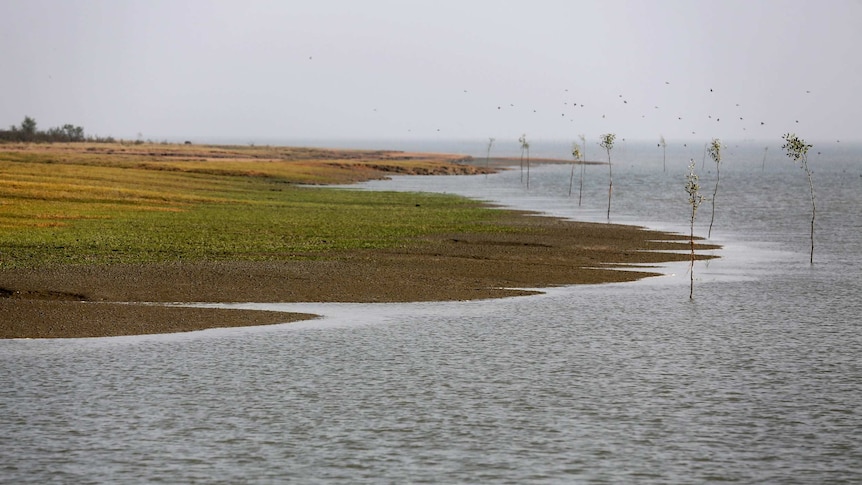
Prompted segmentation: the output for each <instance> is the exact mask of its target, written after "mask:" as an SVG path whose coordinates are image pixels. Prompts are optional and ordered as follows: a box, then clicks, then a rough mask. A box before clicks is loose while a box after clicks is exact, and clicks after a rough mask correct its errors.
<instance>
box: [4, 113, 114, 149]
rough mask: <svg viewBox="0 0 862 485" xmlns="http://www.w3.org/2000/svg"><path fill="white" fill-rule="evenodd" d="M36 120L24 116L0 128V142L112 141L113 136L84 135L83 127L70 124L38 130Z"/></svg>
mask: <svg viewBox="0 0 862 485" xmlns="http://www.w3.org/2000/svg"><path fill="white" fill-rule="evenodd" d="M36 126H37V125H36V120H35V119H33V118H31V117H29V116H25V117H24V121H22V122H21V124H20V125H12V126H10V127H9V129H8V130H0V142H36V143H52V142H81V141H91V142H107V143H112V142H114V141H115V140H114V138H113V137H110V136H109V137H96V136H86V135H85V134H84V128H83V127H81V126H75V125H72V124H65V125H63V126H59V127H54V128H48V129H47V130H42V131H40V130H38V129H37V128H36Z"/></svg>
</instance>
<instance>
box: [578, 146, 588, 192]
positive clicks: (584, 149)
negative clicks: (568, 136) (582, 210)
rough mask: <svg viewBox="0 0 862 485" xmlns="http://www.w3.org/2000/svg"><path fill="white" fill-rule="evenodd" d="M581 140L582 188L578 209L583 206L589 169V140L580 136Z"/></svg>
mask: <svg viewBox="0 0 862 485" xmlns="http://www.w3.org/2000/svg"><path fill="white" fill-rule="evenodd" d="M578 138H580V139H581V188H580V189H579V190H578V207H580V206H581V196H582V195H583V194H584V170H586V168H587V163H586V162H587V138H586V137H585V136H584V135H578Z"/></svg>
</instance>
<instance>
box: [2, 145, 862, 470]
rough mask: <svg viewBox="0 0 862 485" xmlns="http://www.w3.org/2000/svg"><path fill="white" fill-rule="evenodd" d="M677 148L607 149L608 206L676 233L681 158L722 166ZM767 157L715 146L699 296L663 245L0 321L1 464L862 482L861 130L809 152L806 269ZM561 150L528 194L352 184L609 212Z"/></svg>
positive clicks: (780, 174)
mask: <svg viewBox="0 0 862 485" xmlns="http://www.w3.org/2000/svg"><path fill="white" fill-rule="evenodd" d="M428 149H436V147H429V148H428ZM595 150H598V148H597V147H596V148H595ZM686 150H688V148H687V147H685V149H682V148H678V149H677V150H676V152H674V153H673V157H674V158H673V159H671V158H670V155H671V153H670V151H669V157H668V163H667V165H668V170H667V172H665V171H664V170H663V167H662V165H663V164H662V160H661V154H660V153H659V152H655V151H650V149H649V147H646V146H643V147H639V148H638V147H626V149H625V150H623V149H619V151H618V152H617V153H614V154H612V155H613V156H615V157H617V156H618V157H619V161H615V164H614V194H613V201H612V209H611V221H612V222H619V223H631V224H639V225H645V226H648V227H651V228H656V229H664V230H671V231H676V232H682V233H687V232H688V230H689V227H688V211H689V206H688V205H687V203H686V194H685V192H684V190H683V184H684V173H685V169H686V165H687V162H688V158H689V157H695V158H696V160H698V162H699V163H698V171H699V172H701V174H702V176H701V183H702V186H703V189H702V191H703V192H704V193H705V194H707V195H710V196H711V194H712V189H713V186H714V182H715V177H714V175H715V173H714V172H715V170H714V164H712V163H711V162H710V161H708V160H707V162H706V164H705V165H703V167H702V166H701V156H702V153H701V151H702V147H696V149H692V150H690V151H692V152H693V154H689V153H687V152H686ZM534 153H535V152H534ZM763 153H764V150H763V147H759V146H753V145H751V146H746V147H729V148H728V149H727V150H726V153H725V159H724V162H723V166H722V169H721V183H720V185H719V190H718V196H717V198H716V213H715V223H714V228H713V234H712V240H714V241H715V242H717V243H720V244H723V245H724V248H723V249H721V250H719V251H717V252H716V254H718V255H719V256H721V258H720V259H717V260H713V261H711V262H709V263H708V264H707V263H703V262H699V263H697V264H696V265H695V267H694V275H695V278H696V280H695V289H694V291H695V298H694V300H689V298H688V294H689V293H688V292H689V274H688V273H687V271H688V268H687V265H685V264H679V263H677V264H669V265H667V266H665V267H664V268H663V271H664V273H665V276H662V277H657V278H650V279H647V280H643V281H640V282H636V283H628V284H611V285H596V286H576V287H564V288H555V289H551V290H548V291H547V292H546V293H545V294H543V295H539V296H531V297H519V298H511V299H503V300H494V301H474V302H446V303H421V304H244V305H232V306H235V307H244V308H264V309H283V310H296V311H311V312H315V313H319V314H322V315H324V317H323V318H321V319H318V320H313V321H307V322H301V323H297V324H286V325H276V326H268V327H256V328H242V329H222V330H211V331H204V332H195V333H188V334H178V335H157V336H141V337H119V338H106V339H73V340H44V341H35V340H11V341H2V342H0V369H2V372H0V481H2V482H5V483H22V482H39V483H42V482H50V481H53V482H60V483H104V482H142V483H143V482H146V483H158V482H169V483H188V482H224V483H236V482H251V483H270V482H296V483H369V482H374V483H377V482H383V483H405V482H411V483H415V482H444V483H476V482H489V483H571V482H594V483H621V482H639V483H669V482H671V483H702V482H712V481H734V482H741V483H763V482H778V483H859V482H860V481H862V438H860V432H859V430H860V429H862V414H860V409H862V363H860V362H862V325H860V320H862V318H860V315H862V263H860V261H859V255H860V254H862V236H860V234H862V216H860V214H862V150H859V149H858V147H856V148H855V149H846V148H843V147H842V148H841V149H837V148H835V147H832V148H831V151H828V152H827V151H826V150H823V151H822V152H821V154H820V155H817V154H816V153H814V154H812V156H811V166H812V169H813V170H814V183H815V189H816V190H817V226H816V234H815V238H816V241H815V254H814V259H815V263H814V265H811V264H809V263H808V258H809V254H808V250H809V246H808V245H809V239H808V238H809V220H810V211H811V205H810V200H809V198H808V197H809V196H808V185H807V181H806V179H805V175H804V172H802V171H801V170H800V169H798V168H796V167H793V166H792V164H790V162H789V161H788V160H786V159H784V160H782V157H781V155H780V153H779V152H778V150H777V148H771V149H770V150H768V151H767V155H768V158H767V161H766V163H765V164H764V163H763ZM657 154H658V155H657ZM588 156H589V153H588ZM590 158H592V157H590ZM570 170H571V169H570V167H569V166H566V165H542V166H532V167H531V171H530V189H529V191H528V190H526V188H525V186H524V184H523V183H522V182H521V174H520V170H518V169H515V170H510V171H507V172H504V173H501V174H498V175H492V176H487V177H486V176H476V177H421V178H420V177H402V178H397V179H395V180H392V181H388V182H373V183H369V184H365V185H364V187H366V188H372V189H387V190H390V189H391V190H407V191H417V190H422V191H439V192H449V193H457V194H464V195H468V196H471V197H476V198H481V199H483V200H488V201H492V202H495V203H498V204H500V205H504V206H509V207H516V208H522V209H530V210H535V211H540V212H542V213H547V214H553V215H557V216H561V217H567V218H574V219H581V220H595V221H605V219H606V211H607V205H606V204H607V166H589V167H587V168H586V173H585V184H584V192H583V198H582V199H583V204H582V206H581V207H578V204H577V198H578V187H579V185H578V179H579V175H580V172H576V173H575V184H574V194H573V196H571V197H570V196H569V194H568V190H569V177H570V173H571V172H570ZM710 216H711V204H710V203H709V202H707V203H705V204H704V205H703V206H701V209H700V211H699V213H698V219H697V224H696V227H695V232H696V234H697V235H700V236H705V235H706V232H707V226H708V224H709V220H710Z"/></svg>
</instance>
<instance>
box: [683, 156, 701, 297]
mask: <svg viewBox="0 0 862 485" xmlns="http://www.w3.org/2000/svg"><path fill="white" fill-rule="evenodd" d="M685 191H686V192H687V193H688V204H689V205H690V206H691V225H690V227H691V232H690V234H689V238H688V240H689V242H690V243H691V265H690V266H689V272H690V274H691V288H690V289H689V293H688V298H689V299H693V298H694V219H695V217H696V216H697V208H698V207H700V204H701V202H703V200H704V197H703V196H702V195H700V182H698V177H697V174H696V173H694V159H693V158H692V159H690V161H689V163H688V174H686V176H685Z"/></svg>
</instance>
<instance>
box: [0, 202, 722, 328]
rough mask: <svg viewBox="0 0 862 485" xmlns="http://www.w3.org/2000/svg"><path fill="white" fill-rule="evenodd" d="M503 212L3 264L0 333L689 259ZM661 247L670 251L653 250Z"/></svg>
mask: <svg viewBox="0 0 862 485" xmlns="http://www.w3.org/2000/svg"><path fill="white" fill-rule="evenodd" d="M509 214H510V217H509V218H508V222H509V224H511V225H514V226H518V227H519V229H520V230H519V231H518V232H515V233H505V234H500V233H492V234H449V235H441V236H437V237H434V238H428V239H424V240H418V241H414V242H411V243H409V244H408V245H406V246H405V247H401V248H397V249H390V250H373V251H354V252H338V253H335V252H334V253H329V254H324V255H317V256H316V257H315V259H313V260H296V261H271V262H250V261H228V262H177V263H165V264H146V265H112V266H57V267H51V268H41V269H26V270H22V269H15V270H3V271H0V338H70V337H102V336H116V335H138V334H150V333H167V332H185V331H193V330H202V329H207V328H216V327H232V326H245V325H265V324H273V323H286V322H291V321H297V320H302V319H307V318H313V316H311V315H304V314H290V313H280V312H264V311H253V310H234V309H203V308H183V307H177V306H168V305H164V303H182V302H409V301H442V300H472V299H483V298H497V297H505V296H513V295H522V294H526V293H530V292H532V290H524V289H523V288H542V287H550V286H556V285H574V284H595V283H609V282H624V281H634V280H637V279H639V278H643V277H647V276H653V275H655V274H659V273H658V270H656V271H654V272H651V271H648V270H644V269H643V268H637V269H635V268H632V267H630V266H628V265H632V264H644V263H649V264H659V263H662V262H667V261H686V260H688V259H689V258H690V253H689V251H690V245H689V242H688V239H687V238H686V236H683V235H679V234H667V233H661V232H656V231H648V230H644V229H642V228H637V227H631V226H620V225H614V224H603V223H580V222H570V221H562V220H559V219H555V218H548V217H537V216H533V215H525V214H521V213H517V212H511V213H509ZM668 241H672V242H668ZM704 247H713V246H704ZM669 249H670V250H675V252H674V253H667V252H655V251H659V250H661V251H665V250H669ZM519 288H520V289H519Z"/></svg>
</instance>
